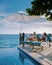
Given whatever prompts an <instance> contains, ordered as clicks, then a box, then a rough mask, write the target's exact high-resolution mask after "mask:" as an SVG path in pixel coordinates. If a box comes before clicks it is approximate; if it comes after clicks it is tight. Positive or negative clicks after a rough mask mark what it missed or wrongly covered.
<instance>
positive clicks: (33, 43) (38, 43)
mask: <svg viewBox="0 0 52 65" xmlns="http://www.w3.org/2000/svg"><path fill="white" fill-rule="evenodd" d="M31 45H32V49H34V46H39V47H40V48H41V50H43V46H44V43H42V42H38V41H34V42H31Z"/></svg>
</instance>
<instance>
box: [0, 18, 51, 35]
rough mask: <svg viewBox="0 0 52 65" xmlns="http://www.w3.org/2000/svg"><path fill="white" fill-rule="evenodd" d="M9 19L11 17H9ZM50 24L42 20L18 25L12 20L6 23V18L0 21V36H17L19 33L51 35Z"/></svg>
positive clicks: (18, 23)
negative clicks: (45, 33) (44, 33)
mask: <svg viewBox="0 0 52 65" xmlns="http://www.w3.org/2000/svg"><path fill="white" fill-rule="evenodd" d="M9 19H11V17H9ZM51 30H52V22H48V21H47V20H45V19H44V18H40V19H39V18H38V19H35V20H34V21H32V22H27V23H24V22H23V23H20V22H17V21H15V20H14V19H12V21H10V20H9V21H8V17H7V18H5V19H3V20H0V34H17V33H20V32H25V33H32V32H34V31H35V32H37V33H43V32H47V33H52V31H51Z"/></svg>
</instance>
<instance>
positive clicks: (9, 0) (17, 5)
mask: <svg viewBox="0 0 52 65" xmlns="http://www.w3.org/2000/svg"><path fill="white" fill-rule="evenodd" d="M31 1H32V0H0V13H4V14H5V13H16V12H18V11H26V8H29V7H31Z"/></svg>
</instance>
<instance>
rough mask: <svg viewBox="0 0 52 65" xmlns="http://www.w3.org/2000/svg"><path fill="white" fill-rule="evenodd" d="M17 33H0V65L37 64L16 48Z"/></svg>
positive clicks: (17, 41)
mask: <svg viewBox="0 0 52 65" xmlns="http://www.w3.org/2000/svg"><path fill="white" fill-rule="evenodd" d="M18 37H19V36H18V35H0V65H38V64H37V63H36V62H32V60H30V59H31V58H29V57H28V56H27V55H26V54H24V53H23V52H22V51H20V50H18V45H19V38H18Z"/></svg>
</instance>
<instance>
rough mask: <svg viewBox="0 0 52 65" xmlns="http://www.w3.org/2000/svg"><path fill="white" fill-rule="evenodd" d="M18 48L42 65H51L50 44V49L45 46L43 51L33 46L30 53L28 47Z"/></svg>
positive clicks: (51, 52)
mask: <svg viewBox="0 0 52 65" xmlns="http://www.w3.org/2000/svg"><path fill="white" fill-rule="evenodd" d="M18 48H19V49H21V50H22V51H23V52H25V53H26V54H28V55H29V56H31V57H32V58H33V59H34V60H36V61H38V62H39V63H41V64H42V65H52V42H51V47H49V46H48V44H46V45H45V46H44V49H43V50H41V49H40V47H37V46H34V49H33V51H32V48H31V47H30V46H29V45H25V46H24V48H23V47H22V45H19V46H18Z"/></svg>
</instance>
